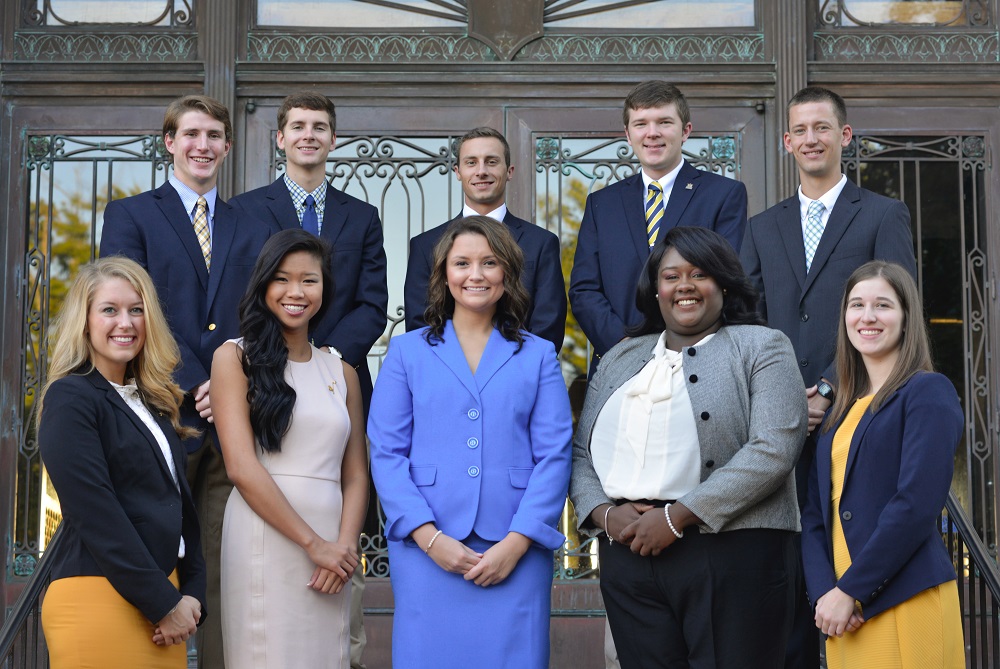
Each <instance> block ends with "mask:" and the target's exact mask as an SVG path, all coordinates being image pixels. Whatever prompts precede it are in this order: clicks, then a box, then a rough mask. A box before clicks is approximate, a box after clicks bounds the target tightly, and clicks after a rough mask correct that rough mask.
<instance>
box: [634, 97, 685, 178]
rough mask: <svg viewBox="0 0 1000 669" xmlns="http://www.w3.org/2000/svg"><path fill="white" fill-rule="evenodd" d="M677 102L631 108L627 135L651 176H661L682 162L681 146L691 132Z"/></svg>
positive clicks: (636, 155)
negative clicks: (678, 108) (678, 110)
mask: <svg viewBox="0 0 1000 669" xmlns="http://www.w3.org/2000/svg"><path fill="white" fill-rule="evenodd" d="M691 127H692V126H691V124H690V123H686V124H685V123H683V122H682V121H681V117H680V114H678V113H677V105H676V104H675V103H673V102H671V103H669V104H666V105H663V106H661V107H650V108H648V109H632V110H630V111H629V119H628V125H626V126H625V137H627V138H628V143H629V145H630V146H631V147H632V151H634V152H635V157H636V158H638V159H639V163H640V164H641V165H642V168H643V170H644V171H645V172H646V174H648V175H649V176H650V177H652V178H654V179H660V178H661V177H663V176H665V175H666V174H668V173H669V172H670V171H671V170H673V169H674V168H675V167H677V165H678V164H680V162H681V147H682V146H683V144H684V141H685V140H687V138H688V135H690V134H691Z"/></svg>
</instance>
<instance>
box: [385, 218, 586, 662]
mask: <svg viewBox="0 0 1000 669" xmlns="http://www.w3.org/2000/svg"><path fill="white" fill-rule="evenodd" d="M521 265H522V259H521V251H520V249H519V248H518V246H517V243H516V242H515V241H514V239H513V238H512V237H511V236H510V233H509V232H508V231H507V229H506V228H505V227H504V226H503V225H502V224H500V223H497V222H496V221H493V220H492V219H489V218H486V217H484V216H471V217H468V218H464V219H461V220H459V221H456V222H454V223H452V224H451V225H450V226H449V227H448V230H447V232H446V233H445V234H444V236H443V237H442V238H441V240H440V241H439V242H438V245H437V246H436V247H435V250H434V268H433V270H432V272H431V278H430V283H429V287H428V298H429V299H428V305H429V306H428V308H427V311H426V313H425V319H426V321H427V323H428V327H426V328H423V329H421V330H415V331H413V332H408V333H406V334H405V335H401V336H399V337H396V338H394V339H393V340H392V343H391V345H390V346H389V352H388V355H387V356H386V359H385V363H384V365H383V367H382V370H381V372H380V373H379V377H378V381H377V383H376V384H375V392H374V395H373V397H372V408H371V415H370V417H369V421H368V435H369V438H370V439H371V448H372V455H371V457H372V476H373V477H374V480H375V486H376V488H377V489H378V493H379V498H380V500H381V502H382V507H383V509H384V510H385V515H386V527H385V533H386V537H387V538H388V540H389V563H390V568H391V574H392V589H393V595H394V598H395V606H396V609H395V615H394V618H393V639H392V656H393V666H395V667H397V668H400V669H413V668H420V667H435V668H436V669H442V668H445V669H446V668H448V667H455V668H459V667H461V668H463V669H464V668H465V667H471V666H474V667H480V668H484V669H488V668H490V667H497V668H499V667H518V668H519V669H538V668H542V667H547V666H548V662H549V613H550V607H551V601H550V599H551V587H552V572H553V556H552V551H553V550H555V549H557V548H559V547H560V546H561V545H562V543H563V541H564V540H565V537H564V536H563V535H562V534H561V533H560V532H559V531H558V530H557V529H556V522H557V520H558V518H559V515H560V512H561V511H562V508H563V505H564V502H565V498H566V490H567V487H568V484H569V475H570V439H571V436H572V417H571V413H570V407H569V398H568V396H567V393H566V386H565V383H564V381H563V378H562V375H561V374H560V371H559V364H558V362H557V360H556V354H555V349H554V348H553V346H552V343H551V342H549V341H546V340H544V339H541V338H538V337H535V336H533V335H531V334H529V333H527V332H525V331H523V330H522V329H521V325H522V322H523V318H524V314H525V310H526V306H527V303H528V297H527V294H526V293H525V290H524V288H523V287H522V286H521V283H520V274H521Z"/></svg>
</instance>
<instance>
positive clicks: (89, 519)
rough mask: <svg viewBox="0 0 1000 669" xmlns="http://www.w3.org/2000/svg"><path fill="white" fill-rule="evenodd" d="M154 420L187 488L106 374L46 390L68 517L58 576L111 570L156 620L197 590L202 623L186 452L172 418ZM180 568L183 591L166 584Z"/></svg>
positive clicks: (44, 434) (52, 453)
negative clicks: (181, 555)
mask: <svg viewBox="0 0 1000 669" xmlns="http://www.w3.org/2000/svg"><path fill="white" fill-rule="evenodd" d="M153 416H154V418H156V421H157V423H158V424H159V426H160V428H161V429H162V430H163V433H164V434H165V435H166V436H167V440H168V441H169V442H170V450H171V454H172V456H173V460H174V466H175V468H176V470H177V475H178V482H179V484H180V490H178V488H177V486H175V485H174V481H173V479H172V478H171V477H170V470H169V469H168V468H167V463H166V461H165V460H164V459H163V452H162V451H161V450H160V447H159V445H158V444H157V442H156V438H155V437H154V436H153V434H152V433H151V432H150V431H149V428H147V427H146V425H145V423H143V422H142V419H141V418H139V416H137V415H136V413H135V412H134V411H133V410H132V409H131V408H130V407H129V406H128V405H127V404H126V403H125V400H123V399H122V398H121V396H120V395H119V394H118V391H117V390H115V389H114V388H113V387H112V386H111V384H110V383H108V382H107V381H106V380H105V379H104V377H103V376H101V374H100V372H98V371H97V370H93V371H91V372H89V373H86V374H84V375H71V376H66V377H64V378H61V379H59V380H57V381H55V382H54V383H53V384H52V385H51V386H49V389H48V391H47V392H46V393H45V404H44V407H43V410H42V417H41V420H40V422H39V426H38V444H39V448H40V450H41V454H42V460H43V461H44V463H45V468H46V470H48V473H49V477H50V478H51V479H52V483H53V485H54V486H55V488H56V492H57V493H58V495H59V503H60V505H61V507H62V513H63V535H62V539H61V540H60V541H61V542H62V545H61V546H60V551H59V552H58V553H56V554H54V555H53V556H52V557H53V559H54V560H55V562H54V564H53V566H52V578H53V580H55V579H60V578H67V577H71V576H104V577H105V578H107V579H108V580H109V581H110V582H111V585H112V586H114V588H115V590H117V591H118V593H119V594H120V595H121V596H122V597H124V598H125V599H126V600H127V601H128V602H129V603H130V604H132V605H133V606H135V607H136V608H137V609H139V611H141V612H142V614H143V615H144V616H145V617H146V619H147V620H149V621H150V622H153V623H156V622H159V621H160V620H162V619H163V617H164V616H165V615H167V614H168V613H169V612H170V610H171V609H173V608H174V607H175V606H176V605H177V603H178V602H179V601H180V599H181V596H182V595H191V596H193V597H195V598H196V599H197V600H198V601H199V602H201V610H202V618H201V622H204V620H205V616H206V614H207V609H206V608H205V560H204V558H203V557H202V552H201V538H200V531H199V526H198V517H197V515H196V514H195V509H194V502H193V501H192V499H191V491H190V490H189V489H188V484H187V479H186V478H185V476H184V469H185V466H186V463H187V457H186V454H185V452H184V448H183V447H182V446H181V442H180V439H178V438H177V433H176V432H174V429H173V427H171V425H170V422H169V421H168V420H167V419H166V418H165V417H163V416H157V412H155V411H153ZM181 536H183V537H184V544H185V557H184V558H183V559H181V560H178V559H177V548H178V544H179V543H180V538H181ZM175 567H176V568H177V571H178V576H179V577H180V584H181V588H180V592H178V591H177V590H176V589H175V588H174V587H173V585H171V584H170V581H168V580H167V576H169V575H170V572H172V571H173V570H174V568H175ZM199 624H200V623H199Z"/></svg>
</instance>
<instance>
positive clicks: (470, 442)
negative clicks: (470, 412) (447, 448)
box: [465, 437, 479, 448]
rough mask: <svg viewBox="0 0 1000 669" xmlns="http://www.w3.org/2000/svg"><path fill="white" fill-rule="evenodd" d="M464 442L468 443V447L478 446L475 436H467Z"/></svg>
mask: <svg viewBox="0 0 1000 669" xmlns="http://www.w3.org/2000/svg"><path fill="white" fill-rule="evenodd" d="M465 443H466V444H468V445H469V448H478V447H479V440H478V439H476V438H475V437H469V440H468V441H467V442H465Z"/></svg>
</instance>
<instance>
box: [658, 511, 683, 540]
mask: <svg viewBox="0 0 1000 669" xmlns="http://www.w3.org/2000/svg"><path fill="white" fill-rule="evenodd" d="M663 515H664V516H666V517H667V525H668V526H669V527H670V531H671V532H673V533H674V536H675V537H677V538H678V539H683V538H684V533H683V532H678V531H677V528H676V527H674V521H672V520H670V505H669V504H667V505H666V506H665V507H663Z"/></svg>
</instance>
